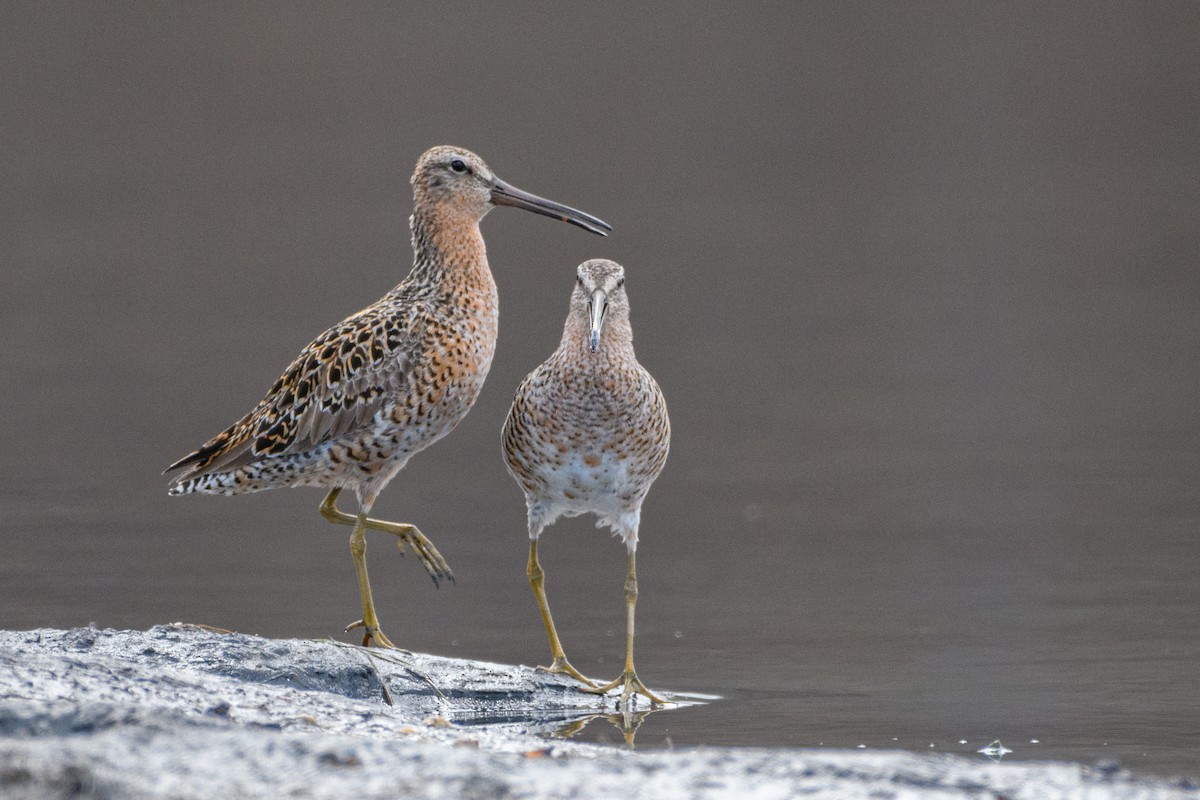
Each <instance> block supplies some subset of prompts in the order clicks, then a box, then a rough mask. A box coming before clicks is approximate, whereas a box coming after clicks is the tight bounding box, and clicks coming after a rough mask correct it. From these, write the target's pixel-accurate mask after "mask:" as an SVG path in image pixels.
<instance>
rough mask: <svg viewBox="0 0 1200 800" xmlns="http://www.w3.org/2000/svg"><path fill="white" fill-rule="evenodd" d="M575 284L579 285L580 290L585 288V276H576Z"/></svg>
mask: <svg viewBox="0 0 1200 800" xmlns="http://www.w3.org/2000/svg"><path fill="white" fill-rule="evenodd" d="M575 282H576V283H578V284H579V288H580V289H582V288H584V286H583V276H582V275H576V276H575Z"/></svg>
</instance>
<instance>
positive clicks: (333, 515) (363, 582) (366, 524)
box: [321, 488, 453, 648]
mask: <svg viewBox="0 0 1200 800" xmlns="http://www.w3.org/2000/svg"><path fill="white" fill-rule="evenodd" d="M341 491H342V490H341V488H335V489H332V490H331V491H330V492H329V494H328V495H326V497H325V500H324V501H322V503H321V516H323V517H325V519H327V520H329V521H330V522H333V523H336V524H338V525H350V526H352V527H353V530H352V531H351V532H350V556H351V558H353V559H354V572H355V576H356V577H357V579H358V594H359V596H360V597H361V598H362V606H363V615H362V619H360V620H358V621H357V622H352V623H351V624H350V625H348V626H347V627H346V630H353V629H354V628H363V629H364V633H363V646H364V647H368V646H370V645H371V644H372V643H374V644H376V645H378V646H379V647H392V648H394V647H395V645H394V644H392V642H391V640H390V639H388V638H387V636H385V635H384V633H383V631H381V630H380V629H379V617H378V616H377V615H376V613H375V601H374V600H373V599H372V597H371V582H370V579H369V578H368V577H367V536H366V532H367V529H368V528H370V529H371V530H378V531H384V532H385V533H390V534H393V535H394V536H398V537H400V541H399V542H398V546H399V547H400V552H404V544H405V542H408V543H409V544H411V545H412V547H413V551H414V552H415V553H416V554H417V557H418V558H419V559H420V560H421V563H422V564H423V565H424V566H425V569H426V571H427V572H429V574H430V575H431V576H433V581H434V584H435V585H436V584H437V581H438V578H439V577H449V578H453V576H451V575H450V567H449V565H448V564H446V561H445V559H443V558H442V555H441V553H439V552H438V551H437V549H436V548H435V547H434V546H433V543H432V542H430V541H429V540H428V539H426V538H425V536H424V534H422V533H421V532H420V531H419V530H417V529H416V527H415V526H413V525H406V524H403V523H397V522H385V521H383V520H377V519H371V518H369V517H367V515H366V512H365V511H363V512H360V513H358V514H347V513H345V512H344V511H339V510H338V508H337V505H336V503H337V498H338V495H339V494H341Z"/></svg>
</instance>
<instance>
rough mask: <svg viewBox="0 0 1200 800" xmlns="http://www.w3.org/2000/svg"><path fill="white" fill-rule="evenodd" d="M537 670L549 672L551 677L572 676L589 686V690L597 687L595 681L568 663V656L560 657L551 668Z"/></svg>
mask: <svg viewBox="0 0 1200 800" xmlns="http://www.w3.org/2000/svg"><path fill="white" fill-rule="evenodd" d="M537 670H538V672H547V673H550V674H551V675H570V676H571V677H572V678H574V679H575V680H577V681H580V682H581V683H584V684H587V686H588V688H589V689H594V688H596V685H597V684H596V682H595V681H594V680H592V679H591V678H588V677H585V676H584V675H583V673H581V672H580V671H579V670H577V669H575V668H574V667H572V666H571V662H570V661H567V657H566V656H559V657H558V658H556V659H554V663H552V664H551V665H550V666H548V667H538V668H537Z"/></svg>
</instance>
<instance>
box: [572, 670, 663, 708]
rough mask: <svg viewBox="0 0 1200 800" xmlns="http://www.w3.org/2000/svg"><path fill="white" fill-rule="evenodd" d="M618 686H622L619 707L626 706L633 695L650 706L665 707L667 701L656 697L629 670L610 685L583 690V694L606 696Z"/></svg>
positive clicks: (634, 673) (635, 674)
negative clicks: (643, 699) (637, 695)
mask: <svg viewBox="0 0 1200 800" xmlns="http://www.w3.org/2000/svg"><path fill="white" fill-rule="evenodd" d="M618 686H623V688H622V689H621V702H620V705H622V706H627V705H629V701H630V700H631V699H632V698H633V696H634V695H635V694H640V695H641V696H642V697H645V698H646V699H648V700H649V701H650V704H651V705H652V706H661V705H666V703H667V701H666V700H663V699H662V698H661V697H659V696H658V695H656V694H655V693H654V692H652V691H650V690H649V689H647V688H646V684H644V683H642V679H641V678H639V677H638V676H637V673H636V672H634V671H633V670H631V669H627V670H625V672H623V673H622V674H621V677H619V678H617V679H616V680H615V681H613V682H612V683H606V684H604V685H603V686H596V687H594V688H591V689H584V691H585V692H591V693H592V694H608V693H609V692H610V691H612V690H613V689H615V688H617V687H618Z"/></svg>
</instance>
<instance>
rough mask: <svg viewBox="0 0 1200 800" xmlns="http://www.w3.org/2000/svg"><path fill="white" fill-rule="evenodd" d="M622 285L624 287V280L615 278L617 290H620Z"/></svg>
mask: <svg viewBox="0 0 1200 800" xmlns="http://www.w3.org/2000/svg"><path fill="white" fill-rule="evenodd" d="M624 285H625V279H624V278H617V288H618V289H620V288H621V287H622V286H624Z"/></svg>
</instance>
